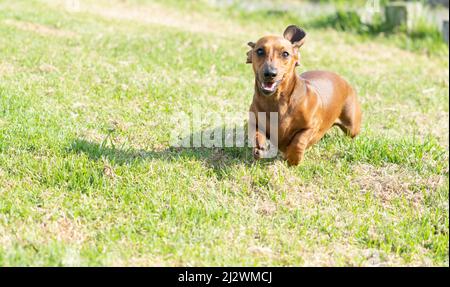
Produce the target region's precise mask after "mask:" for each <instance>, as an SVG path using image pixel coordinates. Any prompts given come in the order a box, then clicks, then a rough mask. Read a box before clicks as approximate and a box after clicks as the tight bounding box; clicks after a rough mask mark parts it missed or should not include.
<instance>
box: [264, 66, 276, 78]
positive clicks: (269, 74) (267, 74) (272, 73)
mask: <svg viewBox="0 0 450 287" xmlns="http://www.w3.org/2000/svg"><path fill="white" fill-rule="evenodd" d="M277 73H278V71H277V69H275V68H273V67H269V68H267V69H265V70H264V78H275V77H276V76H277Z"/></svg>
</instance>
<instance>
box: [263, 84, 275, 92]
mask: <svg viewBox="0 0 450 287" xmlns="http://www.w3.org/2000/svg"><path fill="white" fill-rule="evenodd" d="M274 86H275V83H263V87H264V89H266V90H272V89H273V87H274Z"/></svg>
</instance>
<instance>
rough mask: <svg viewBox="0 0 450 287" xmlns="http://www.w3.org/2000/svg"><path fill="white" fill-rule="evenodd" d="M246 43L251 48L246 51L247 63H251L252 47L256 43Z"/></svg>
mask: <svg viewBox="0 0 450 287" xmlns="http://www.w3.org/2000/svg"><path fill="white" fill-rule="evenodd" d="M247 45H249V46H250V47H251V48H252V49H251V50H250V51H248V52H247V64H251V63H252V54H253V48H255V46H256V44H255V43H253V42H248V43H247Z"/></svg>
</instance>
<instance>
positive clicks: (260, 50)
mask: <svg viewBox="0 0 450 287" xmlns="http://www.w3.org/2000/svg"><path fill="white" fill-rule="evenodd" d="M256 54H257V55H258V56H263V55H264V50H263V49H261V48H259V49H258V50H256Z"/></svg>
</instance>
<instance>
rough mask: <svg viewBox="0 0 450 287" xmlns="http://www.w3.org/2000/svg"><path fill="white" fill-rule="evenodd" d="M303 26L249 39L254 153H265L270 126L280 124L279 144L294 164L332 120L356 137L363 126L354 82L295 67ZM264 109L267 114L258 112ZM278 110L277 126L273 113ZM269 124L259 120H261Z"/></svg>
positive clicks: (315, 141)
mask: <svg viewBox="0 0 450 287" xmlns="http://www.w3.org/2000/svg"><path fill="white" fill-rule="evenodd" d="M305 37H306V33H305V31H304V30H303V29H301V28H299V27H297V26H295V25H291V26H288V27H287V28H286V30H285V31H284V33H283V37H279V36H266V37H263V38H261V39H259V40H258V41H257V42H256V43H254V42H249V43H248V45H249V46H250V47H251V50H250V51H249V52H248V53H247V63H248V64H252V66H253V71H254V74H255V92H254V96H253V102H252V104H251V106H250V114H251V115H254V116H251V117H250V120H249V124H250V127H251V130H253V131H254V134H252V135H250V136H251V138H252V140H253V141H254V144H253V145H254V147H253V156H254V158H255V159H256V160H258V159H261V158H264V157H265V155H266V152H267V144H268V142H272V140H271V139H270V129H271V128H272V129H273V128H277V129H278V135H277V148H278V150H279V151H281V152H282V153H283V155H284V158H285V160H286V161H287V162H288V165H290V166H296V165H298V164H300V163H301V161H302V160H303V157H304V154H305V151H306V149H307V148H309V147H310V146H312V145H313V144H315V143H317V142H318V141H319V140H320V139H321V138H322V137H323V136H324V135H325V133H326V132H327V131H328V130H329V129H330V128H331V127H333V126H335V125H337V126H339V127H340V128H341V129H342V131H344V133H345V134H347V135H348V136H350V137H352V138H354V137H355V136H357V135H358V134H359V132H360V127H361V116H362V113H361V107H360V104H359V103H358V99H357V96H356V92H355V90H354V89H353V87H352V86H351V85H350V84H349V83H348V82H347V81H346V80H344V79H343V78H342V77H341V76H339V75H337V74H335V73H332V72H326V71H310V72H305V73H303V74H301V75H298V74H297V73H296V70H295V68H296V67H297V66H299V49H300V47H301V46H302V45H303V44H304V43H305ZM261 112H265V119H263V118H258V113H261ZM271 112H276V113H278V122H277V126H276V127H273V126H271V125H270V124H267V123H269V114H270V113H271ZM264 120H265V121H266V124H264V125H262V124H261V125H259V124H258V123H260V122H261V121H264Z"/></svg>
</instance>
